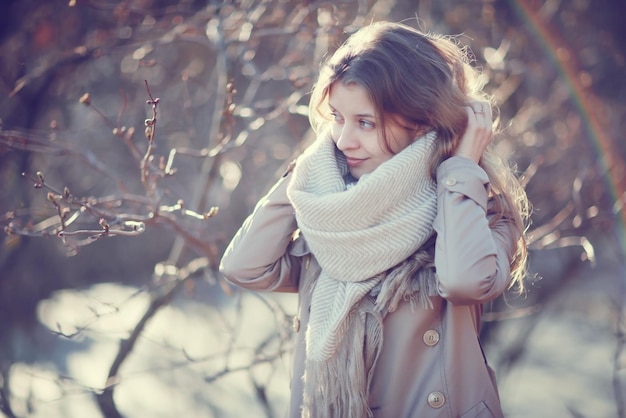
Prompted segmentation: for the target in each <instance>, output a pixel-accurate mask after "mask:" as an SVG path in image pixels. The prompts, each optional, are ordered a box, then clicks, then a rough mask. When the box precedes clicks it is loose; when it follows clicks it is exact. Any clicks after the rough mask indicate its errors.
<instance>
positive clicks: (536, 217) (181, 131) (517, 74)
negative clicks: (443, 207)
mask: <svg viewBox="0 0 626 418" xmlns="http://www.w3.org/2000/svg"><path fill="white" fill-rule="evenodd" d="M625 13H626V3H624V2H623V1H620V0H595V1H593V2H592V1H591V0H572V1H565V0H545V1H540V0H467V1H453V0H437V1H434V0H420V1H418V0H413V1H410V0H344V1H337V2H327V1H297V0H238V1H235V0H233V1H225V2H217V1H198V0H179V1H174V0H127V1H121V0H120V1H112V0H111V1H109V0H50V1H46V2H41V1H37V0H19V1H17V0H16V1H11V0H4V1H3V2H2V4H0V224H1V225H2V226H3V228H4V231H5V233H4V235H3V236H2V242H1V246H0V324H1V325H0V416H2V415H4V416H5V417H8V418H13V417H68V418H69V417H122V416H123V417H129V418H130V417H148V416H149V417H173V416H185V417H241V416H254V417H257V416H258V417H280V416H283V413H284V410H285V407H286V402H287V399H288V391H289V387H288V380H287V378H288V376H289V369H290V361H291V359H290V341H291V339H290V337H291V317H292V315H293V314H294V313H295V310H296V303H297V301H296V299H295V296H294V295H259V294H253V293H249V292H242V291H239V290H237V289H234V288H232V287H231V286H229V285H227V284H225V283H224V281H223V279H222V278H221V277H220V276H219V273H218V272H217V263H218V262H219V258H220V256H221V254H222V252H223V250H224V248H225V246H226V245H227V244H228V242H229V240H230V238H231V237H232V235H233V234H234V232H235V231H236V230H237V228H238V227H239V225H240V224H241V222H242V221H243V220H244V218H245V217H246V216H247V214H248V213H250V211H251V210H252V207H253V205H254V204H255V202H256V200H257V199H258V198H259V197H260V196H261V195H263V194H264V193H265V192H266V191H267V190H268V188H269V187H270V186H271V184H272V183H273V182H274V181H275V180H276V178H277V177H278V176H279V175H280V173H281V170H282V169H283V168H284V167H285V165H286V164H287V163H288V162H289V161H290V160H291V159H292V158H294V157H295V156H296V155H298V153H299V152H300V151H301V150H302V149H303V148H304V147H305V146H306V144H307V143H308V141H310V140H311V135H310V132H309V130H308V121H307V116H306V115H307V109H306V105H307V101H308V92H309V91H310V88H311V85H312V83H313V81H314V80H315V77H316V74H317V69H318V66H319V63H320V62H321V61H322V60H323V58H324V56H325V55H326V54H327V53H328V52H332V51H333V50H334V49H335V48H336V47H337V46H338V45H339V44H340V43H341V42H342V41H343V40H344V39H345V38H346V36H347V35H348V34H350V33H351V32H353V31H354V30H356V29H357V28H359V27H361V26H363V25H365V24H367V23H368V22H371V21H377V20H392V21H404V22H406V23H407V24H409V25H412V26H415V27H418V28H420V29H422V30H424V31H430V32H436V33H442V34H446V35H454V36H456V39H457V41H458V42H459V43H460V44H461V45H466V46H468V47H469V48H470V49H471V53H472V59H473V64H474V65H475V66H477V67H478V68H480V69H481V71H482V73H483V80H484V82H485V89H486V90H487V91H488V92H489V93H491V94H492V95H493V96H494V99H495V102H496V104H497V106H498V109H499V117H500V128H501V132H500V134H499V136H498V138H497V140H496V143H495V146H496V148H497V150H498V152H499V153H500V155H501V156H502V157H504V158H508V159H509V160H510V161H511V163H512V164H515V166H516V167H517V170H518V173H519V175H520V177H521V178H522V179H523V181H524V183H525V184H526V189H527V192H528V195H529V197H530V200H531V201H532V203H533V207H534V211H533V217H532V225H531V227H530V230H529V236H530V240H531V263H530V268H531V275H530V277H529V279H528V291H527V293H526V295H525V296H515V295H513V294H510V295H505V296H503V297H502V298H500V299H499V300H497V301H495V302H494V303H492V304H490V306H488V307H487V312H486V315H485V321H484V326H483V341H484V342H485V350H486V353H487V356H488V358H489V361H490V363H491V364H492V366H493V367H494V368H495V369H496V372H497V375H498V382H499V384H500V392H501V398H502V403H503V406H504V408H505V412H506V414H507V417H594V418H595V417H620V418H622V417H625V416H626V412H625V399H626V371H625V370H626V369H625V366H626V350H625V349H624V344H625V338H624V332H625V330H626V329H625V326H624V320H625V318H626V317H625V315H626V312H625V301H626V286H625V285H626V268H625V254H626V230H625V228H624V221H625V220H626V215H625V212H624V205H625V204H626V194H625V191H626V171H625V170H626V165H625V163H624V162H625V160H626V141H625V140H624V132H626V63H625V60H626V51H625V49H626V48H625V47H624V45H625V44H626V26H625V25H624V24H623V18H622V17H623V16H624V15H625ZM217 208H219V209H217ZM60 232H61V234H59V233H60ZM271 244H272V243H268V245H271Z"/></svg>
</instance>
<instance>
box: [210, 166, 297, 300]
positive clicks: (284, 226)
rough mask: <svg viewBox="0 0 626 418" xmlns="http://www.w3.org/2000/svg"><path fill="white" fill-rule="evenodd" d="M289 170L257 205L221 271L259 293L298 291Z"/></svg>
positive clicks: (225, 254) (223, 258)
mask: <svg viewBox="0 0 626 418" xmlns="http://www.w3.org/2000/svg"><path fill="white" fill-rule="evenodd" d="M289 174H290V172H289V171H288V172H287V173H286V174H285V175H283V177H281V178H280V179H279V180H278V182H277V183H276V184H275V185H274V187H272V189H271V190H270V191H269V192H268V193H267V194H266V195H265V196H264V197H263V198H261V200H259V202H258V203H257V204H256V206H255V208H254V211H253V212H252V214H251V215H250V216H249V217H248V218H247V219H246V220H245V222H244V223H243V224H242V226H241V228H239V231H237V233H236V234H235V236H234V237H233V239H232V241H231V242H230V244H229V245H228V247H227V248H226V251H225V252H224V255H223V256H222V260H221V262H220V272H221V273H222V274H223V275H224V277H225V278H226V279H227V280H228V281H229V282H231V283H233V284H235V285H238V286H241V287H244V288H247V289H251V290H256V291H274V292H297V290H298V275H299V271H300V268H299V263H300V261H299V257H295V256H292V255H290V254H289V246H290V244H291V242H292V237H293V234H294V231H295V230H296V228H297V225H296V218H295V214H294V211H293V208H292V206H291V203H290V202H289V199H288V198H287V185H288V183H289V181H288V180H289V178H290V176H289Z"/></svg>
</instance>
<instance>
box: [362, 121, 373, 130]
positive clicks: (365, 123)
mask: <svg viewBox="0 0 626 418" xmlns="http://www.w3.org/2000/svg"><path fill="white" fill-rule="evenodd" d="M359 125H360V126H361V128H362V129H367V130H370V129H374V128H375V127H376V125H375V124H374V122H371V121H369V120H366V119H361V120H359Z"/></svg>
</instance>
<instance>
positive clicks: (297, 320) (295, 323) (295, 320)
mask: <svg viewBox="0 0 626 418" xmlns="http://www.w3.org/2000/svg"><path fill="white" fill-rule="evenodd" d="M293 330H294V331H295V332H298V331H300V318H298V317H297V316H294V317H293Z"/></svg>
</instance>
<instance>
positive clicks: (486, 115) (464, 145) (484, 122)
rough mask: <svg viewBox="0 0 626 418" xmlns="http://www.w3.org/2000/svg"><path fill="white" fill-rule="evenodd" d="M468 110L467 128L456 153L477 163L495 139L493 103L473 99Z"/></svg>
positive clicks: (467, 107)
mask: <svg viewBox="0 0 626 418" xmlns="http://www.w3.org/2000/svg"><path fill="white" fill-rule="evenodd" d="M465 108H466V110H467V128H466V129H465V133H464V134H463V136H462V137H461V140H460V142H459V146H458V147H457V149H456V152H455V155H456V156H458V157H465V158H468V159H470V160H472V161H474V162H475V163H478V162H479V161H480V158H481V157H482V155H483V152H485V149H486V148H487V146H488V145H489V144H490V143H491V141H492V140H493V126H492V120H491V105H490V104H489V103H488V102H485V101H479V100H476V101H472V102H470V103H469V104H468V106H466V107H465Z"/></svg>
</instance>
